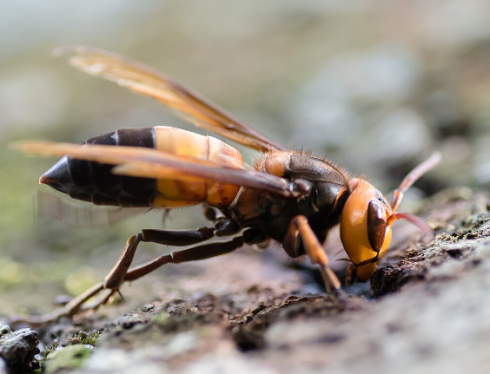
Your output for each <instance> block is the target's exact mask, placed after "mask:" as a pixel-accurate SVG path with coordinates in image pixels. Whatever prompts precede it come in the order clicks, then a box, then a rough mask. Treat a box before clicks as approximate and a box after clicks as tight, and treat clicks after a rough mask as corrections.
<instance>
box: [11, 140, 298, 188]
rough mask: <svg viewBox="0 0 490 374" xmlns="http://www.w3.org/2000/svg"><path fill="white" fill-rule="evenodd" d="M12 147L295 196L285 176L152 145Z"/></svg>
mask: <svg viewBox="0 0 490 374" xmlns="http://www.w3.org/2000/svg"><path fill="white" fill-rule="evenodd" d="M13 147H14V148H16V149H18V150H21V151H23V152H26V153H30V154H38V155H42V156H60V157H61V156H64V155H68V156H71V157H73V158H77V159H81V160H87V161H96V162H100V163H104V164H111V165H117V167H116V168H114V170H113V172H115V173H117V174H122V175H128V176H135V177H144V178H156V179H174V180H184V181H207V182H209V181H216V182H222V183H228V184H233V185H237V186H243V187H248V188H253V189H259V190H263V191H268V192H273V193H277V194H280V195H282V196H285V197H292V196H294V192H293V191H292V188H291V184H290V182H289V181H288V180H287V179H284V178H280V177H277V176H275V175H272V174H267V173H262V172H259V171H256V170H245V169H242V168H238V167H237V168H232V167H225V166H222V165H220V164H217V163H214V162H211V161H207V160H201V159H197V158H192V157H183V156H176V155H174V154H170V153H166V152H162V151H157V150H155V149H151V148H140V147H124V146H118V147H114V146H110V145H93V144H84V145H77V144H70V143H52V142H22V143H17V144H14V146H13Z"/></svg>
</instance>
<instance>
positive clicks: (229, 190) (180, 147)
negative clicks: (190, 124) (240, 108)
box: [151, 126, 243, 208]
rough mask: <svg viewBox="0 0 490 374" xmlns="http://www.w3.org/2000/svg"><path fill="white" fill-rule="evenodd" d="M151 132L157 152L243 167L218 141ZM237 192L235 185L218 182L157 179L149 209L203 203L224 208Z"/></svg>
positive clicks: (166, 130) (232, 150) (168, 130)
mask: <svg viewBox="0 0 490 374" xmlns="http://www.w3.org/2000/svg"><path fill="white" fill-rule="evenodd" d="M154 130H155V149H157V150H160V151H164V152H167V153H171V154H174V155H178V156H187V157H189V158H191V159H192V158H197V159H201V160H207V161H212V162H215V163H217V164H219V165H222V166H228V167H235V168H242V167H243V160H242V156H241V155H240V153H239V152H238V151H237V150H236V149H235V148H233V147H231V146H229V145H228V144H226V143H223V142H222V141H220V140H218V139H215V138H213V137H210V136H203V135H199V134H195V133H193V132H190V131H185V130H181V129H177V128H174V127H163V126H158V127H155V128H154ZM239 189H240V187H239V186H234V185H231V184H225V183H218V182H189V181H179V180H178V179H175V180H173V179H157V188H156V190H157V196H156V197H155V199H154V200H153V202H152V204H151V206H152V207H155V208H158V207H168V208H176V207H184V206H190V205H196V204H199V203H203V202H207V203H209V204H210V205H212V206H216V207H225V206H228V205H229V204H231V202H232V201H233V199H234V198H235V196H236V194H237V193H238V190H239Z"/></svg>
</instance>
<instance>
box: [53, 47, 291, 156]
mask: <svg viewBox="0 0 490 374" xmlns="http://www.w3.org/2000/svg"><path fill="white" fill-rule="evenodd" d="M69 52H70V53H74V55H73V56H72V57H71V58H70V63H71V64H72V65H73V66H75V67H76V68H78V69H80V70H82V71H84V72H86V73H88V74H91V75H94V76H100V77H102V78H105V79H107V80H110V81H113V82H116V83H117V84H119V85H120V86H123V87H126V88H128V89H130V90H131V91H133V92H136V93H139V94H141V95H145V96H149V97H152V98H154V99H156V100H158V101H160V102H162V103H164V104H165V105H168V106H169V107H171V108H172V109H174V110H175V111H176V112H177V113H178V114H180V115H181V116H182V117H184V118H185V119H186V120H188V121H190V122H192V123H194V124H195V125H196V126H199V127H203V128H205V129H207V130H210V131H212V132H214V133H216V134H219V135H221V136H224V137H226V138H228V139H230V140H233V141H235V142H237V143H240V144H243V145H245V146H247V147H251V148H254V149H256V150H259V151H270V150H284V149H283V147H281V146H280V145H278V144H276V143H275V142H273V141H272V140H270V139H268V138H267V137H265V136H264V135H262V134H260V133H259V132H257V131H256V130H254V129H252V128H251V127H249V126H247V125H245V124H244V123H242V122H240V121H238V120H237V119H235V118H233V117H232V116H231V115H230V114H228V113H227V112H226V111H225V110H224V109H222V108H220V107H219V106H217V105H216V104H213V103H211V102H210V101H208V100H206V99H205V98H203V97H202V96H200V95H199V94H197V93H195V92H192V91H190V90H189V89H187V88H185V87H183V86H182V85H180V84H179V83H177V82H175V81H173V80H171V79H169V78H167V77H165V76H163V75H162V74H160V73H158V72H156V71H155V70H153V69H151V68H150V67H147V66H145V65H143V64H141V63H139V62H137V61H133V60H130V59H128V58H126V57H122V56H119V55H116V54H113V53H110V52H106V51H103V50H100V49H96V48H91V47H83V46H75V47H65V48H59V49H57V50H56V51H55V53H56V54H57V55H59V54H64V53H69Z"/></svg>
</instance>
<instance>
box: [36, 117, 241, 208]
mask: <svg viewBox="0 0 490 374" xmlns="http://www.w3.org/2000/svg"><path fill="white" fill-rule="evenodd" d="M86 143H87V144H104V145H114V146H131V147H146V148H155V149H157V150H161V151H164V152H168V153H172V154H175V155H180V156H189V157H193V158H199V159H204V160H209V161H214V162H216V163H219V164H220V165H223V166H234V167H241V166H242V165H243V161H242V157H241V155H240V153H239V152H238V151H237V150H236V149H235V148H233V147H231V146H229V145H227V144H225V143H223V142H221V141H219V140H218V139H215V138H212V137H209V136H202V135H198V134H195V133H192V132H189V131H185V130H181V129H177V128H173V127H163V126H162V127H151V128H142V129H122V130H117V131H114V132H111V133H108V134H104V135H100V136H96V137H94V138H91V139H89V140H87V142H86ZM223 155H224V156H226V157H223ZM112 168H113V166H112V165H106V164H100V163H98V162H91V161H83V160H77V159H74V158H72V157H66V156H65V157H63V158H62V159H61V160H60V161H58V163H56V164H55V165H54V166H53V167H52V168H51V169H49V170H48V171H47V172H46V173H45V174H44V175H43V176H42V177H41V179H40V182H41V183H43V184H48V185H49V186H51V187H53V188H54V189H56V190H58V191H61V192H63V193H66V194H68V195H69V196H70V197H72V198H74V199H78V200H83V201H89V202H92V203H94V204H96V205H115V206H121V207H154V208H158V207H168V208H174V207H183V206H190V205H195V204H199V203H202V202H207V203H209V204H211V205H213V206H216V207H225V206H228V205H229V204H230V203H231V202H232V201H233V199H234V198H235V196H236V194H237V193H238V190H239V187H237V186H232V185H228V184H223V183H215V182H208V183H205V182H183V181H179V180H169V179H164V180H163V179H150V178H136V177H126V176H120V175H115V174H112V172H111V169H112Z"/></svg>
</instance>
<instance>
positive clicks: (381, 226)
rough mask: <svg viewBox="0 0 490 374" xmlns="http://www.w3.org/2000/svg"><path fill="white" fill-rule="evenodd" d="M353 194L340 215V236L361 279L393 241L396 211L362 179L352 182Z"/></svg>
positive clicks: (370, 273) (367, 276)
mask: <svg viewBox="0 0 490 374" xmlns="http://www.w3.org/2000/svg"><path fill="white" fill-rule="evenodd" d="M349 187H350V190H351V194H350V196H349V197H348V198H347V201H346V202H345V205H344V209H343V210H342V215H341V219H340V237H341V239H342V244H343V245H344V249H345V251H346V252H347V255H348V256H349V258H350V259H351V260H352V262H353V263H354V264H355V265H356V269H357V277H358V279H359V280H366V279H368V278H369V277H370V276H371V275H372V274H373V273H374V270H375V269H376V266H377V265H378V261H379V260H380V259H381V258H382V257H383V255H384V253H385V252H386V250H387V249H388V246H389V245H390V242H391V224H388V219H389V217H390V216H391V215H392V213H393V211H392V209H391V206H390V205H389V203H388V202H387V200H386V199H385V198H384V197H383V195H382V194H381V192H379V191H378V190H377V189H376V188H374V187H373V185H372V184H370V183H368V182H367V181H365V180H363V179H357V178H356V179H353V180H351V181H350V183H349Z"/></svg>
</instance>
